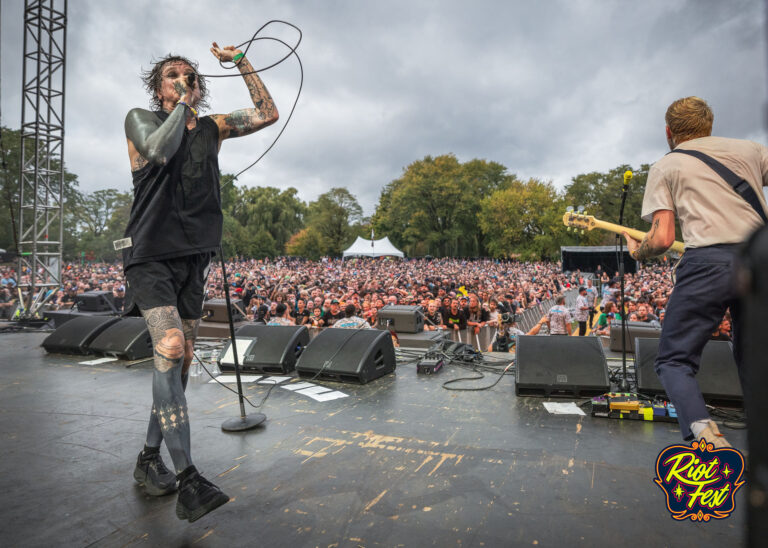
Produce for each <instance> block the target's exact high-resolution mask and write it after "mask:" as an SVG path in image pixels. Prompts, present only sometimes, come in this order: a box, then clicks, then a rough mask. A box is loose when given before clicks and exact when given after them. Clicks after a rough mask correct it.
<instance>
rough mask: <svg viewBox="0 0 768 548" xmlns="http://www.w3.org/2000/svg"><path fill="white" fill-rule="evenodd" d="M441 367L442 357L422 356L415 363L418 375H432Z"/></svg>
mask: <svg viewBox="0 0 768 548" xmlns="http://www.w3.org/2000/svg"><path fill="white" fill-rule="evenodd" d="M442 368H443V358H426V357H425V358H422V359H421V360H419V363H418V364H416V373H418V374H420V375H434V374H435V373H437V372H438V371H440V370H441V369H442Z"/></svg>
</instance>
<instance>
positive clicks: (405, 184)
mask: <svg viewBox="0 0 768 548" xmlns="http://www.w3.org/2000/svg"><path fill="white" fill-rule="evenodd" d="M514 180H516V178H515V176H514V175H508V174H507V170H506V168H505V167H504V166H503V165H501V164H498V163H496V162H488V161H486V160H471V161H469V162H466V163H464V164H461V163H460V162H459V161H458V160H457V159H456V157H455V156H454V155H453V154H446V155H443V156H437V157H435V158H432V157H431V156H427V157H425V158H424V159H423V160H418V161H416V162H414V163H412V164H411V165H409V166H408V167H407V168H405V169H404V170H403V175H402V176H401V177H400V178H399V179H396V180H394V181H392V182H390V183H389V184H387V185H386V187H385V188H384V189H383V190H382V193H381V196H380V199H379V204H378V206H377V208H376V212H375V213H374V215H373V218H372V220H371V221H372V224H373V226H374V228H375V229H376V232H377V233H379V234H386V235H388V236H390V239H391V240H392V242H393V243H394V244H395V245H397V246H399V247H401V248H402V249H404V250H405V251H406V252H407V253H408V254H409V255H424V254H431V255H438V256H445V255H454V256H455V255H484V254H485V253H486V245H485V242H484V239H483V238H484V235H483V233H482V232H481V231H480V228H479V226H478V223H477V215H478V213H479V211H480V203H481V201H482V199H483V197H484V196H487V195H489V194H490V193H492V192H494V191H495V190H497V189H500V188H504V187H505V186H508V185H510V184H511V183H512V181H514Z"/></svg>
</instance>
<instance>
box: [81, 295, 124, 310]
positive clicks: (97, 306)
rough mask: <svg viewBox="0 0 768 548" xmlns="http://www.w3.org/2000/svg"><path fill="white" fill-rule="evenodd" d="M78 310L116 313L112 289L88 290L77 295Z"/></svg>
mask: <svg viewBox="0 0 768 548" xmlns="http://www.w3.org/2000/svg"><path fill="white" fill-rule="evenodd" d="M75 305H76V306H77V310H78V312H113V313H116V312H117V309H116V308H115V296H114V295H113V294H112V292H111V291H86V292H85V293H80V294H78V295H77V296H76V297H75Z"/></svg>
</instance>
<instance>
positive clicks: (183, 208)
mask: <svg viewBox="0 0 768 548" xmlns="http://www.w3.org/2000/svg"><path fill="white" fill-rule="evenodd" d="M211 53H213V55H214V57H216V58H217V59H219V60H220V61H229V62H234V63H236V65H237V67H238V69H239V70H240V72H241V74H242V75H243V80H245V84H246V86H247V87H248V91H249V93H250V96H251V100H252V101H253V108H246V109H242V110H236V111H234V112H232V113H230V114H226V115H224V114H213V115H210V116H199V110H198V109H200V110H202V109H204V108H206V107H207V106H208V105H207V101H206V99H207V90H206V82H205V79H204V78H202V77H200V76H199V75H198V73H197V64H196V63H194V62H192V61H190V60H188V59H186V58H184V57H179V56H174V55H168V56H166V57H165V58H163V59H161V60H160V61H158V62H157V63H155V64H154V65H153V66H152V68H151V69H150V70H148V71H146V72H145V73H144V74H143V80H144V84H145V87H146V89H147V91H148V92H149V94H150V96H151V97H152V99H151V103H152V106H153V110H144V109H141V108H135V109H133V110H131V111H130V112H129V113H128V115H127V117H126V119H125V135H126V138H127V141H128V158H129V160H130V163H131V175H132V177H133V195H134V199H133V205H132V207H131V214H130V218H129V221H128V227H127V228H126V231H125V237H124V238H123V239H122V240H118V241H117V242H115V247H116V248H120V249H122V252H123V268H124V270H125V277H126V281H127V283H126V285H127V286H128V292H127V293H128V294H127V296H126V311H130V312H133V313H134V314H138V312H140V313H141V315H142V316H144V318H145V320H146V322H147V326H148V328H149V333H150V335H151V337H152V344H153V346H154V353H155V356H154V366H155V368H154V376H153V380H152V401H153V404H152V412H151V414H150V417H149V427H148V429H147V437H146V442H145V445H144V449H143V450H142V451H141V452H140V453H139V456H138V459H137V462H136V467H135V469H134V473H133V475H134V478H135V479H136V481H137V482H138V483H139V484H140V485H142V486H143V487H144V489H145V491H146V492H147V493H148V494H150V495H164V494H168V493H172V492H173V491H176V481H177V480H178V482H179V486H178V491H179V494H178V501H177V503H176V515H177V516H178V517H179V519H187V520H189V521H190V522H192V521H195V520H197V519H199V518H200V517H202V516H204V515H205V514H207V513H208V512H210V511H211V510H214V509H215V508H217V507H219V506H221V505H222V504H225V503H226V502H227V501H228V500H229V497H228V496H227V495H225V494H224V493H223V492H222V491H221V490H220V489H219V488H218V487H216V486H215V485H214V484H212V483H211V482H209V481H208V480H206V479H205V478H204V477H203V476H201V475H200V474H199V473H198V471H197V470H196V468H195V466H194V465H193V464H192V456H191V451H190V427H189V414H188V412H187V403H186V398H185V396H184V389H185V388H186V385H187V378H188V369H189V366H190V364H191V362H192V358H193V349H194V343H195V337H196V335H197V328H198V325H199V323H200V317H201V315H202V307H203V293H204V287H205V280H206V277H207V274H208V265H209V261H210V259H211V257H212V254H213V253H214V252H215V251H216V249H217V248H218V247H219V245H220V244H221V232H222V222H223V216H222V213H221V196H220V192H219V165H218V153H219V149H220V148H221V143H222V141H223V140H224V139H229V138H232V137H242V136H244V135H248V134H250V133H253V132H255V131H258V130H260V129H263V128H265V127H267V126H269V125H270V124H273V123H274V122H276V121H277V119H278V113H277V108H276V107H275V103H274V101H273V100H272V97H271V96H270V94H269V92H268V91H267V88H266V87H265V86H264V83H263V82H262V81H261V78H259V76H258V75H257V74H256V73H255V72H254V70H253V67H252V66H251V64H250V63H249V62H248V60H247V59H246V58H245V57H244V55H243V53H242V52H241V51H240V50H237V49H235V48H234V47H233V46H227V47H224V48H220V47H219V46H218V45H217V44H216V42H214V43H213V47H212V48H211ZM137 311H138V312H137ZM163 440H165V445H166V447H167V448H168V452H169V453H170V455H171V459H172V460H173V467H174V470H175V474H174V473H172V472H170V471H169V470H168V469H167V468H166V466H165V464H164V463H163V460H162V459H161V457H160V443H161V442H162V441H163Z"/></svg>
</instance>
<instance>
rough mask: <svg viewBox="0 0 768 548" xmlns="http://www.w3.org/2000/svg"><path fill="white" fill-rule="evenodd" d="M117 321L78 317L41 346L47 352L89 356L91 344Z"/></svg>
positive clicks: (55, 332)
mask: <svg viewBox="0 0 768 548" xmlns="http://www.w3.org/2000/svg"><path fill="white" fill-rule="evenodd" d="M118 321H120V318H116V317H114V316H78V317H77V318H74V319H72V320H70V321H68V322H67V323H65V324H64V325H62V326H61V327H59V328H58V329H57V330H56V331H54V332H53V333H51V334H50V335H48V336H47V337H46V338H45V340H44V341H43V345H42V346H43V348H45V350H46V351H47V352H57V353H60V354H89V353H90V350H89V347H90V345H91V342H93V340H94V339H95V338H96V337H98V336H99V335H100V334H101V332H102V331H104V330H105V329H107V328H108V327H109V326H110V325H112V324H114V323H117V322H118Z"/></svg>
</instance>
